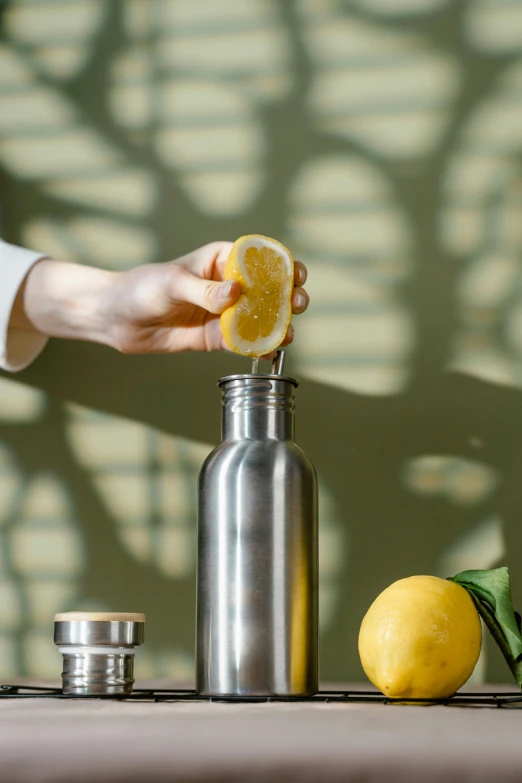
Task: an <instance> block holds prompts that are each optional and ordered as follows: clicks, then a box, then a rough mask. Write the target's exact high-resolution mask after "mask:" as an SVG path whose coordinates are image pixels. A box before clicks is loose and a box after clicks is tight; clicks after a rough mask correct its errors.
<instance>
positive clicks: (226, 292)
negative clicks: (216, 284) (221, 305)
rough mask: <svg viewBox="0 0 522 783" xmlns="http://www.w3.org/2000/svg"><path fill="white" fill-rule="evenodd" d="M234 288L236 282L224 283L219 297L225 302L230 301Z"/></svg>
mask: <svg viewBox="0 0 522 783" xmlns="http://www.w3.org/2000/svg"><path fill="white" fill-rule="evenodd" d="M233 287H234V281H233V280H229V281H228V283H223V285H222V286H220V288H219V296H220V297H221V299H223V301H225V302H226V300H227V299H230V294H231V293H232V289H233Z"/></svg>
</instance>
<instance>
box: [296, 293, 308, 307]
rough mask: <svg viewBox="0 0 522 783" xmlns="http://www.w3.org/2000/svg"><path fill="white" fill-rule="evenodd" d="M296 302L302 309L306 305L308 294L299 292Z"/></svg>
mask: <svg viewBox="0 0 522 783" xmlns="http://www.w3.org/2000/svg"><path fill="white" fill-rule="evenodd" d="M294 304H295V307H296V308H297V309H298V310H302V309H303V308H304V307H306V296H305V295H304V294H297V295H296V297H295V299H294Z"/></svg>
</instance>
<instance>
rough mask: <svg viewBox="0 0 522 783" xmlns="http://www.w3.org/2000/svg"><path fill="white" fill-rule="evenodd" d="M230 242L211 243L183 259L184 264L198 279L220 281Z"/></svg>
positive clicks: (230, 246) (230, 245)
mask: <svg viewBox="0 0 522 783" xmlns="http://www.w3.org/2000/svg"><path fill="white" fill-rule="evenodd" d="M232 244H233V243H232V242H211V243H210V244H208V245H203V246H202V247H199V248H198V249H197V250H194V251H193V252H192V253H190V254H189V255H188V256H186V257H185V259H184V260H185V264H186V266H188V267H189V269H190V270H191V271H192V272H194V273H195V274H197V275H199V276H200V277H205V278H207V279H208V280H222V279H223V273H224V271H225V264H226V261H227V258H228V256H229V253H230V250H231V248H232Z"/></svg>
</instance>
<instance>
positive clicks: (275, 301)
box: [220, 234, 294, 356]
mask: <svg viewBox="0 0 522 783" xmlns="http://www.w3.org/2000/svg"><path fill="white" fill-rule="evenodd" d="M224 279H225V280H237V281H238V282H239V283H241V295H240V297H239V299H238V300H237V302H235V304H233V305H232V307H229V308H227V309H226V310H225V312H224V313H222V315H221V318H220V324H221V331H222V332H223V337H224V338H225V342H226V344H227V345H228V347H229V348H231V349H232V350H233V351H235V352H236V353H240V354H242V355H243V356H263V354H266V353H270V352H271V351H273V350H274V349H275V348H277V347H278V346H279V345H281V343H282V342H283V339H284V337H285V335H286V331H287V329H288V325H289V324H290V320H291V318H292V292H293V289H294V260H293V258H292V256H291V254H290V252H289V251H288V250H287V249H286V247H284V245H282V244H281V243H280V242H277V241H276V240H275V239H270V237H263V236H261V235H260V234H250V235H248V236H244V237H240V238H239V239H237V240H236V241H235V242H234V244H233V246H232V249H231V251H230V254H229V256H228V259H227V263H226V265H225V274H224Z"/></svg>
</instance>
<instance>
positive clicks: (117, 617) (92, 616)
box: [54, 612, 145, 623]
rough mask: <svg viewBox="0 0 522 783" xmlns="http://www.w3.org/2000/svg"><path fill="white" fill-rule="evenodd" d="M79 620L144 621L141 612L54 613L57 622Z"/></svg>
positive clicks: (107, 621)
mask: <svg viewBox="0 0 522 783" xmlns="http://www.w3.org/2000/svg"><path fill="white" fill-rule="evenodd" d="M78 620H87V621H88V622H91V623H92V622H104V623H110V622H116V623H144V622H145V615H144V614H142V613H141V612H60V613H59V614H55V615H54V622H55V623H69V622H74V621H78Z"/></svg>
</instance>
